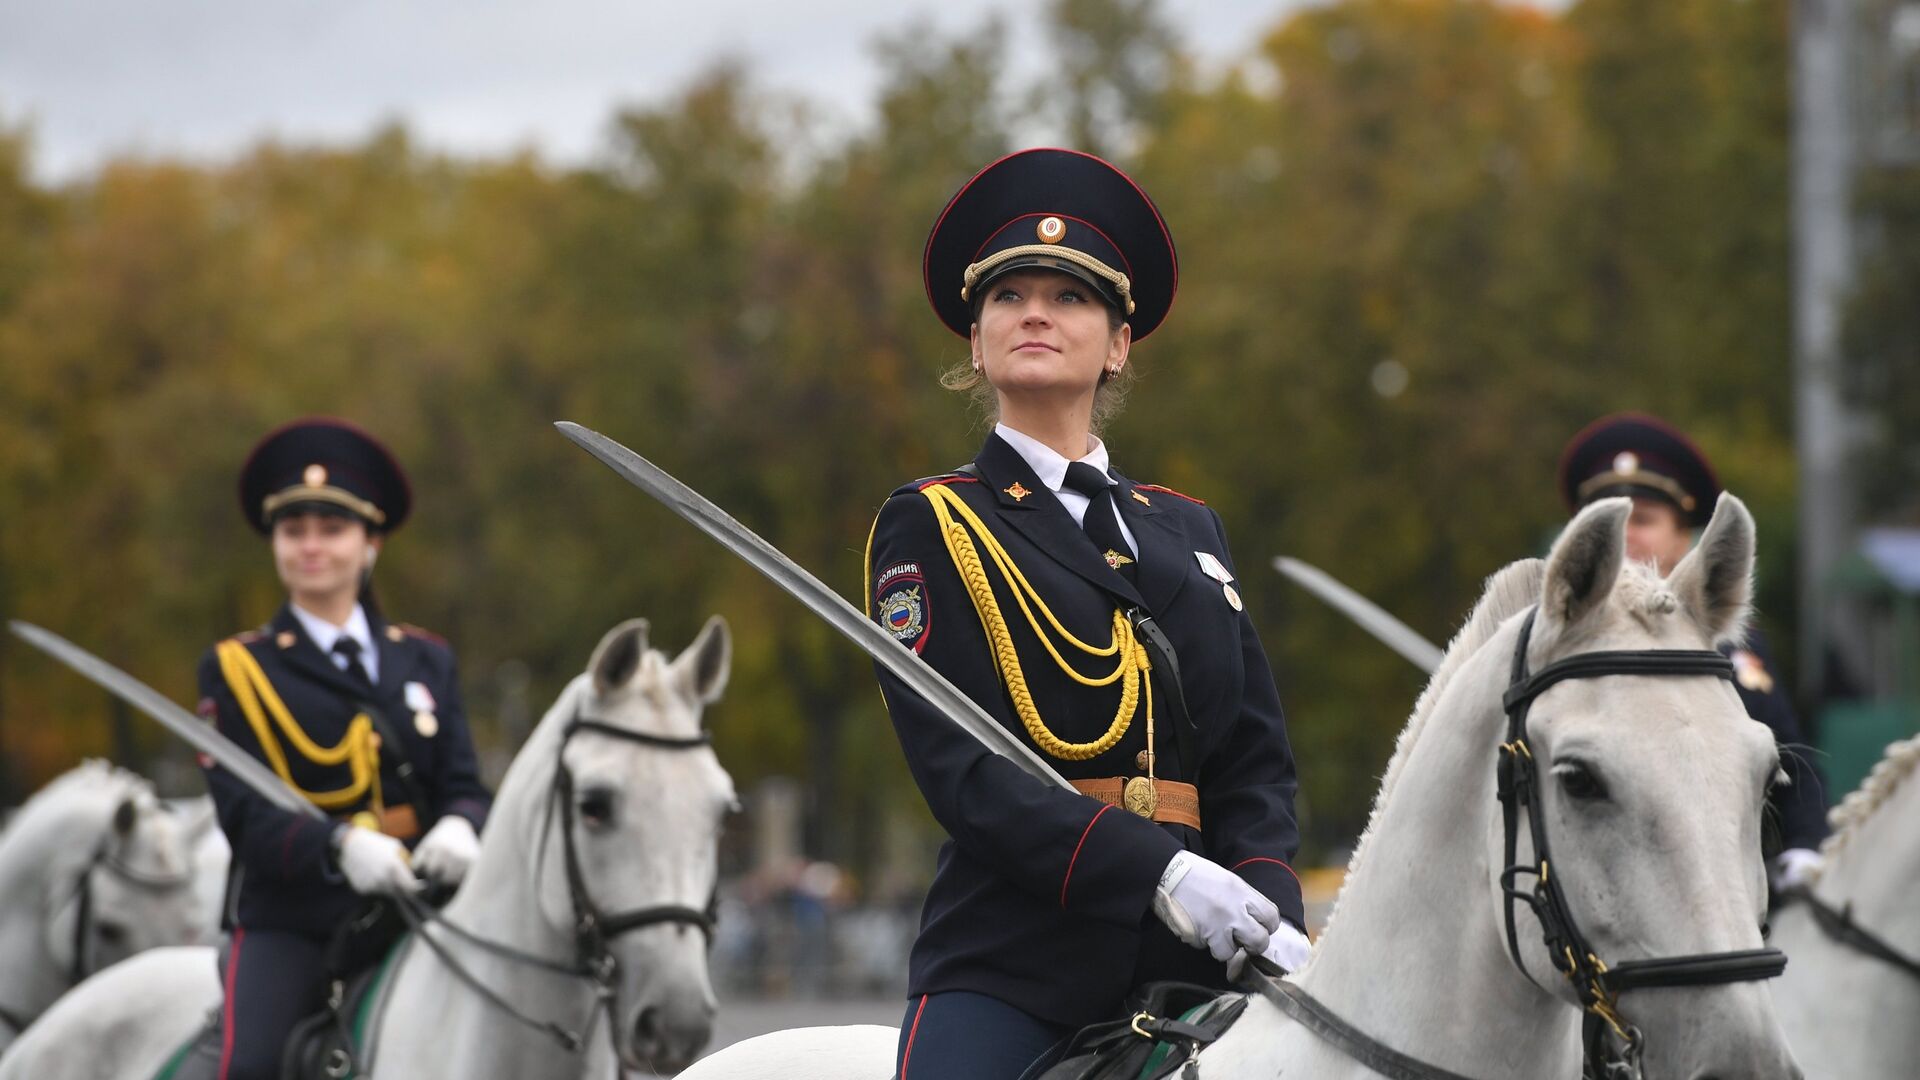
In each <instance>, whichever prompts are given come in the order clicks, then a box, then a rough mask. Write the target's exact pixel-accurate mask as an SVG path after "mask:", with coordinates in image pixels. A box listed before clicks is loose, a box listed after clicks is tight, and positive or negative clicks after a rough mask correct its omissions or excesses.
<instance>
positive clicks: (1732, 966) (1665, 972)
mask: <svg viewBox="0 0 1920 1080" xmlns="http://www.w3.org/2000/svg"><path fill="white" fill-rule="evenodd" d="M1537 614H1539V608H1538V607H1535V608H1534V609H1532V610H1530V611H1528V612H1527V618H1526V622H1524V623H1523V624H1521V627H1520V637H1519V641H1518V643H1517V644H1516V645H1515V646H1514V650H1513V677H1512V681H1511V684H1510V685H1509V686H1508V687H1507V692H1506V694H1505V695H1504V697H1503V698H1502V704H1503V705H1504V707H1505V709H1506V713H1507V741H1506V742H1504V743H1501V744H1500V758H1499V766H1498V772H1497V778H1498V790H1499V797H1500V805H1501V808H1502V813H1503V816H1504V818H1505V827H1506V863H1507V865H1506V868H1505V869H1504V870H1502V871H1501V874H1500V883H1501V891H1502V892H1503V893H1505V895H1506V903H1505V908H1506V924H1507V950H1508V952H1509V953H1510V954H1511V955H1512V956H1513V962H1514V964H1515V965H1516V966H1518V967H1519V968H1520V972H1521V974H1523V975H1526V976H1527V978H1528V980H1529V981H1532V980H1533V976H1532V974H1531V973H1529V972H1528V971H1527V966H1526V963H1525V962H1524V961H1523V960H1521V958H1520V941H1519V937H1518V934H1517V932H1516V930H1515V928H1514V914H1513V912H1514V904H1515V902H1516V901H1521V902H1525V903H1526V904H1527V905H1528V906H1529V907H1531V908H1532V909H1533V913H1534V915H1535V917H1536V918H1538V919H1539V920H1540V928H1541V931H1542V933H1543V935H1544V937H1545V942H1546V947H1547V954H1548V955H1549V956H1551V957H1552V958H1553V964H1554V967H1555V968H1556V969H1557V970H1558V971H1559V972H1560V973H1561V974H1562V975H1564V976H1566V978H1567V981H1568V982H1570V983H1572V984H1573V987H1574V992H1575V993H1576V994H1577V995H1578V997H1579V1000H1580V1005H1581V1007H1582V1008H1583V1009H1585V1010H1586V1012H1587V1018H1586V1024H1585V1027H1586V1031H1585V1043H1586V1047H1587V1057H1588V1061H1589V1062H1590V1063H1597V1064H1598V1066H1599V1068H1600V1069H1601V1072H1600V1073H1599V1076H1601V1077H1603V1078H1606V1080H1614V1078H1630V1077H1638V1076H1639V1075H1640V1054H1641V1050H1642V1038H1641V1035H1640V1029H1639V1028H1637V1027H1635V1026H1633V1024H1631V1023H1629V1022H1628V1021H1627V1020H1626V1019H1625V1018H1624V1017H1622V1016H1621V1014H1620V1009H1619V996H1620V995H1621V994H1622V993H1624V992H1626V991H1628V990H1636V989H1642V988H1646V987H1673V986H1715V985H1720V984H1724V983H1733V982H1748V981H1752V980H1757V979H1771V978H1773V977H1775V976H1777V975H1779V974H1780V973H1781V972H1782V971H1784V970H1786V967H1787V957H1786V954H1784V953H1782V952H1781V951H1780V950H1779V949H1772V948H1764V949H1736V950H1732V951H1729V952H1718V953H1696V954H1693V955H1690V956H1669V957H1660V958H1656V959H1651V960H1629V961H1626V962H1623V963H1620V964H1616V965H1613V966H1611V967H1609V966H1608V965H1607V964H1606V962H1605V961H1603V960H1601V959H1600V956H1599V954H1598V953H1597V952H1596V951H1595V950H1594V948H1593V946H1592V945H1591V944H1589V942H1588V941H1587V937H1586V935H1585V934H1583V933H1581V931H1580V927H1579V926H1578V925H1577V924H1576V923H1575V922H1574V919H1573V910H1572V908H1571V906H1569V905H1568V903H1567V896H1566V892H1565V890H1564V889H1562V887H1561V879H1560V878H1559V877H1556V876H1554V875H1553V874H1552V873H1551V867H1550V858H1549V854H1548V848H1547V816H1546V812H1545V807H1544V806H1543V805H1542V803H1541V797H1540V784H1539V774H1538V771H1537V770H1538V769H1539V765H1538V763H1537V762H1536V761H1535V760H1534V757H1533V751H1532V750H1531V749H1530V748H1529V747H1528V744H1527V713H1528V712H1529V710H1530V709H1531V708H1532V706H1533V701H1534V699H1535V698H1537V697H1539V696H1540V695H1541V694H1542V693H1544V692H1545V691H1546V690H1547V688H1548V687H1550V686H1553V685H1554V684H1555V683H1559V682H1564V681H1566V680H1569V679H1592V678H1598V677H1601V676H1605V675H1667V676H1692V675H1711V676H1713V677H1715V678H1721V679H1726V680H1728V681H1732V679H1733V664H1732V662H1731V661H1729V660H1728V659H1727V658H1726V657H1724V656H1721V655H1720V654H1719V653H1718V652H1715V651H1713V650H1711V649H1634V650H1618V651H1608V652H1589V653H1580V654H1577V655H1574V656H1569V657H1566V658H1564V659H1562V660H1558V661H1555V662H1554V663H1552V664H1549V665H1547V666H1546V667H1544V668H1541V669H1540V670H1539V671H1537V672H1534V673H1533V674H1532V675H1531V676H1529V675H1528V673H1527V642H1528V639H1529V638H1530V637H1531V636H1532V633H1533V620H1534V616H1535V615H1537ZM1521 810H1525V811H1526V812H1527V824H1528V826H1529V831H1530V832H1531V833H1532V840H1533V858H1534V864H1533V865H1532V866H1523V865H1520V864H1519V863H1518V861H1517V859H1516V856H1515V851H1516V848H1517V844H1518V842H1519V828H1518V817H1519V813H1520V811H1521ZM1523 874H1529V875H1532V876H1533V878H1534V885H1533V888H1532V889H1531V890H1525V889H1520V888H1516V887H1514V885H1513V881H1514V879H1515V878H1516V877H1518V876H1520V875H1523ZM1535 985H1536V986H1537V985H1539V984H1538V983H1537V982H1535ZM1609 1035H1611V1036H1612V1037H1613V1039H1616V1040H1618V1042H1619V1044H1620V1046H1619V1049H1618V1051H1617V1052H1616V1051H1615V1050H1614V1049H1613V1048H1612V1047H1610V1046H1609V1045H1608V1043H1609V1041H1610V1040H1609V1038H1608V1036H1609Z"/></svg>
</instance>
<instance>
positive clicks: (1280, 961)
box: [1266, 919, 1313, 974]
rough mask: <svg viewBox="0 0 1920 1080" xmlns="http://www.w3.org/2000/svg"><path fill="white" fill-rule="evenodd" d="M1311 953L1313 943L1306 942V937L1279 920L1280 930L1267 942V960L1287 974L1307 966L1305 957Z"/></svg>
mask: <svg viewBox="0 0 1920 1080" xmlns="http://www.w3.org/2000/svg"><path fill="white" fill-rule="evenodd" d="M1312 953H1313V942H1311V941H1308V940H1307V935H1305V934H1303V933H1301V932H1300V931H1299V930H1297V929H1295V928H1294V925H1293V924H1292V923H1290V922H1287V921H1286V920H1285V919H1282V920H1280V928H1279V929H1278V930H1275V931H1274V932H1273V937H1272V938H1271V939H1270V940H1268V942H1267V952H1266V956H1267V959H1268V960H1271V961H1273V962H1274V963H1275V964H1277V965H1279V968H1280V970H1281V971H1284V972H1287V973H1288V974H1292V973H1293V972H1296V971H1299V970H1300V969H1301V968H1303V967H1305V966H1307V957H1308V956H1309V955H1311V954H1312Z"/></svg>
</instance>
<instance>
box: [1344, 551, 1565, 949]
mask: <svg viewBox="0 0 1920 1080" xmlns="http://www.w3.org/2000/svg"><path fill="white" fill-rule="evenodd" d="M1546 570H1547V564H1546V562H1545V561H1544V560H1541V559H1521V560H1520V561H1518V562H1516V563H1513V564H1511V565H1509V566H1507V567H1505V568H1504V569H1502V570H1500V571H1498V572H1496V573H1495V574H1493V575H1492V576H1491V577H1489V578H1487V583H1486V586H1485V587H1484V588H1483V589H1482V590H1481V592H1480V599H1479V601H1478V602H1477V603H1475V604H1474V606H1473V611H1472V612H1471V613H1470V614H1469V615H1468V616H1467V619H1466V622H1465V623H1464V624H1462V625H1461V627H1460V630H1459V631H1458V632H1457V633H1455V634H1454V635H1453V640H1452V641H1449V642H1447V650H1446V652H1445V653H1444V654H1443V655H1442V656H1441V657H1440V664H1439V666H1437V667H1435V668H1434V669H1433V675H1432V677H1431V678H1429V679H1428V680H1427V686H1426V689H1425V690H1422V691H1421V692H1420V698H1419V700H1418V701H1416V702H1415V703H1414V706H1413V714H1412V716H1410V717H1409V718H1408V720H1407V726H1406V727H1404V728H1402V729H1401V730H1400V737H1399V738H1398V739H1397V740H1396V741H1395V742H1394V746H1393V757H1392V758H1391V759H1389V760H1388V762H1387V771H1386V774H1385V775H1384V776H1383V777H1381V780H1380V789H1379V791H1378V792H1377V793H1375V795H1374V797H1373V811H1372V813H1370V814H1369V815H1368V817H1367V827H1366V830H1365V831H1364V832H1362V833H1361V834H1360V841H1359V843H1357V844H1355V845H1354V848H1353V857H1352V858H1350V859H1349V860H1348V861H1347V875H1346V879H1345V880H1344V881H1343V882H1341V885H1340V892H1341V895H1342V896H1344V895H1345V893H1346V891H1347V886H1348V885H1350V884H1352V882H1353V880H1354V878H1355V876H1356V875H1357V874H1358V873H1359V870H1360V863H1361V860H1362V859H1364V858H1365V857H1366V853H1367V844H1368V841H1369V840H1371V839H1372V838H1373V830H1374V826H1375V825H1376V824H1378V822H1379V820H1380V816H1381V814H1382V812H1384V810H1385V809H1386V805H1387V800H1388V799H1390V798H1392V797H1393V790H1394V786H1395V785H1396V784H1397V783H1398V782H1399V779H1400V773H1401V771H1402V768H1403V767H1404V766H1405V764H1406V761H1407V759H1408V758H1409V757H1411V756H1412V755H1413V747H1414V744H1415V743H1417V742H1418V741H1419V739H1420V734H1421V732H1423V731H1425V730H1426V725H1427V720H1428V718H1429V717H1431V716H1432V715H1433V711H1434V708H1435V707H1436V705H1437V704H1438V702H1439V700H1440V698H1441V696H1442V695H1444V694H1445V693H1446V690H1447V687H1448V685H1449V684H1451V682H1452V681H1453V677H1454V676H1455V675H1456V674H1458V673H1459V671H1460V669H1461V668H1462V667H1464V666H1465V665H1466V663H1467V661H1468V660H1469V659H1471V658H1472V657H1473V655H1474V654H1475V653H1477V652H1479V651H1480V648H1481V646H1483V645H1485V644H1486V643H1487V642H1488V641H1490V640H1492V638H1493V635H1494V634H1495V633H1497V632H1498V631H1499V630H1500V627H1501V626H1503V625H1505V624H1506V622H1507V620H1508V619H1510V618H1512V617H1513V616H1515V615H1517V614H1519V613H1520V612H1521V611H1524V610H1526V608H1527V607H1528V605H1531V604H1533V603H1535V602H1536V601H1538V600H1539V599H1540V584H1541V579H1542V578H1544V577H1545V576H1546ZM1339 911H1340V901H1339V898H1336V899H1335V900H1334V905H1333V914H1332V915H1329V916H1328V918H1327V925H1326V927H1324V928H1323V929H1322V930H1321V936H1322V937H1324V936H1325V935H1326V932H1327V930H1330V929H1332V927H1333V918H1334V916H1335V915H1338V914H1339Z"/></svg>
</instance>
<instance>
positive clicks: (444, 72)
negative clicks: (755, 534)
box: [0, 0, 1303, 180]
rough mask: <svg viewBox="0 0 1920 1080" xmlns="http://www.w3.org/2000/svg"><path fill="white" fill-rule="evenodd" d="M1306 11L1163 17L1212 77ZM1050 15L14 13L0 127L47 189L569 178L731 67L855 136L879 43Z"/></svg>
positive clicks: (800, 6) (705, 10) (1022, 27)
mask: <svg viewBox="0 0 1920 1080" xmlns="http://www.w3.org/2000/svg"><path fill="white" fill-rule="evenodd" d="M1302 2H1303V0H1163V4H1162V7H1163V10H1165V11H1166V12H1167V13H1168V14H1169V15H1170V16H1171V17H1172V18H1173V20H1174V21H1175V23H1176V25H1178V26H1179V27H1180V28H1181V33H1182V35H1183V39H1184V40H1185V41H1186V43H1187V45H1188V47H1189V48H1190V49H1192V50H1194V51H1195V52H1197V53H1198V54H1199V55H1200V56H1201V57H1202V58H1203V59H1204V60H1205V61H1207V62H1208V63H1210V64H1215V65H1224V64H1227V63H1230V62H1232V61H1233V60H1234V59H1237V58H1239V57H1241V56H1243V55H1245V54H1246V53H1247V52H1248V51H1250V50H1251V49H1252V48H1253V47H1254V45H1255V44H1256V43H1257V41H1258V39H1259V36H1260V35H1261V33H1263V32H1264V31H1265V30H1266V29H1267V28H1268V27H1270V26H1272V25H1274V24H1275V23H1276V22H1278V21H1279V19H1280V18H1281V16H1282V15H1283V14H1284V12H1285V11H1286V10H1287V9H1289V8H1293V7H1297V6H1300V4H1301V3H1302ZM1045 3H1046V0H1023V2H1017V3H1010V2H1004V0H988V2H985V3H979V2H976V3H971V4H954V3H951V2H947V3H937V2H934V0H891V2H888V0H683V2H674V3H662V2H659V0H540V2H533V0H522V2H520V3H512V4H508V3H500V2H497V0H386V2H373V0H0V119H3V120H5V121H6V122H8V123H10V124H11V123H18V122H20V121H21V120H22V119H25V120H27V121H29V122H30V123H31V124H32V127H33V130H34V133H35V147H36V153H35V167H36V172H37V173H38V175H39V176H40V177H41V178H43V179H48V180H57V179H66V178H70V177H73V176H75V175H78V174H82V173H84V172H86V171H88V170H89V169H91V168H93V167H94V166H95V165H97V164H98V163H99V162H100V161H101V160H102V159H103V158H104V157H107V156H110V155H112V154H114V153H119V152H127V151H135V152H140V153H144V154H165V155H190V156H194V157H217V156H224V155H228V154H231V153H233V152H234V151H236V150H237V149H239V148H241V147H244V146H246V145H247V144H248V143H250V142H252V141H254V140H256V139H258V138H260V137H262V136H265V135H270V134H271V135H275V136H279V137H282V138H287V139H294V140H299V141H312V140H329V141H338V140H343V139H357V138H360V137H362V136H364V135H365V134H366V133H367V132H368V131H369V130H371V129H372V128H373V127H374V126H375V125H377V124H378V123H380V122H382V121H383V120H390V119H396V118H397V119H401V120H404V121H405V122H406V123H407V124H408V125H409V126H410V127H411V128H412V129H413V130H414V132H415V133H416V134H418V135H419V136H420V137H421V138H423V139H424V140H425V141H426V142H428V143H429V144H431V145H434V146H437V147H443V148H448V149H453V150H456V151H463V152H475V153H490V152H498V151H502V150H506V149H510V148H514V147H518V146H525V145H533V146H535V147H537V148H539V149H540V151H541V152H542V153H543V154H545V155H546V156H548V157H550V158H555V159H559V160H567V161H574V160H580V159H582V158H584V157H586V156H588V155H590V154H591V153H592V152H593V151H594V150H596V149H597V148H598V147H599V146H600V143H601V137H602V134H603V131H604V124H605V122H606V120H607V118H608V117H609V115H610V114H611V112H612V109H613V108H614V106H615V105H616V104H620V103H628V104H631V103H644V102H648V101H658V100H661V99H662V98H664V97H665V96H667V95H669V94H671V93H672V92H673V91H674V90H675V89H677V88H679V87H681V86H683V85H685V84H686V82H687V81H688V80H689V79H690V78H692V77H693V76H694V75H695V74H697V73H698V72H699V71H700V70H702V69H703V68H705V67H707V66H708V65H710V64H711V63H712V62H713V61H714V60H715V59H716V58H718V57H721V56H735V57H742V58H745V59H746V60H747V61H748V62H749V63H750V65H751V67H752V69H753V71H754V72H755V73H756V75H757V77H758V79H759V82H760V84H761V85H763V86H765V87H768V88H770V89H773V90H779V91H787V92H792V93H797V94H801V95H804V96H806V97H807V98H809V99H811V100H813V101H815V102H817V103H819V104H820V105H822V106H824V107H826V108H827V109H829V110H830V111H831V115H832V116H833V117H834V118H836V119H838V120H840V121H841V122H843V123H846V124H858V123H862V122H865V121H866V120H867V119H868V118H869V115H870V113H869V109H868V106H869V105H870V103H871V101H872V97H873V92H874V89H875V84H876V81H877V77H878V72H877V70H876V67H875V65H874V63H873V61H872V59H871V50H870V44H871V42H872V40H873V38H874V36H875V35H876V34H877V33H880V32H882V31H891V30H897V29H899V28H901V27H903V26H906V25H908V24H909V23H911V22H912V21H913V20H914V19H915V18H924V19H929V20H932V21H933V22H934V23H935V24H936V25H938V26H940V27H941V28H943V29H945V30H947V31H949V32H952V31H955V30H958V29H962V28H966V27H972V26H975V25H977V24H978V23H979V22H980V20H981V19H982V18H983V17H984V14H985V13H986V12H987V11H990V10H993V11H1000V12H1002V13H1004V14H1005V15H1006V16H1007V17H1008V18H1009V20H1010V23H1011V25H1012V27H1013V34H1012V37H1013V39H1014V41H1015V48H1016V54H1015V55H1016V56H1018V55H1019V52H1018V50H1019V49H1022V48H1033V47H1034V45H1035V44H1036V43H1039V42H1041V41H1042V40H1043V38H1042V35H1041V31H1039V30H1038V29H1037V28H1036V20H1035V19H1034V17H1033V14H1032V13H1034V12H1037V11H1040V10H1042V9H1043V8H1044V6H1045Z"/></svg>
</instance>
